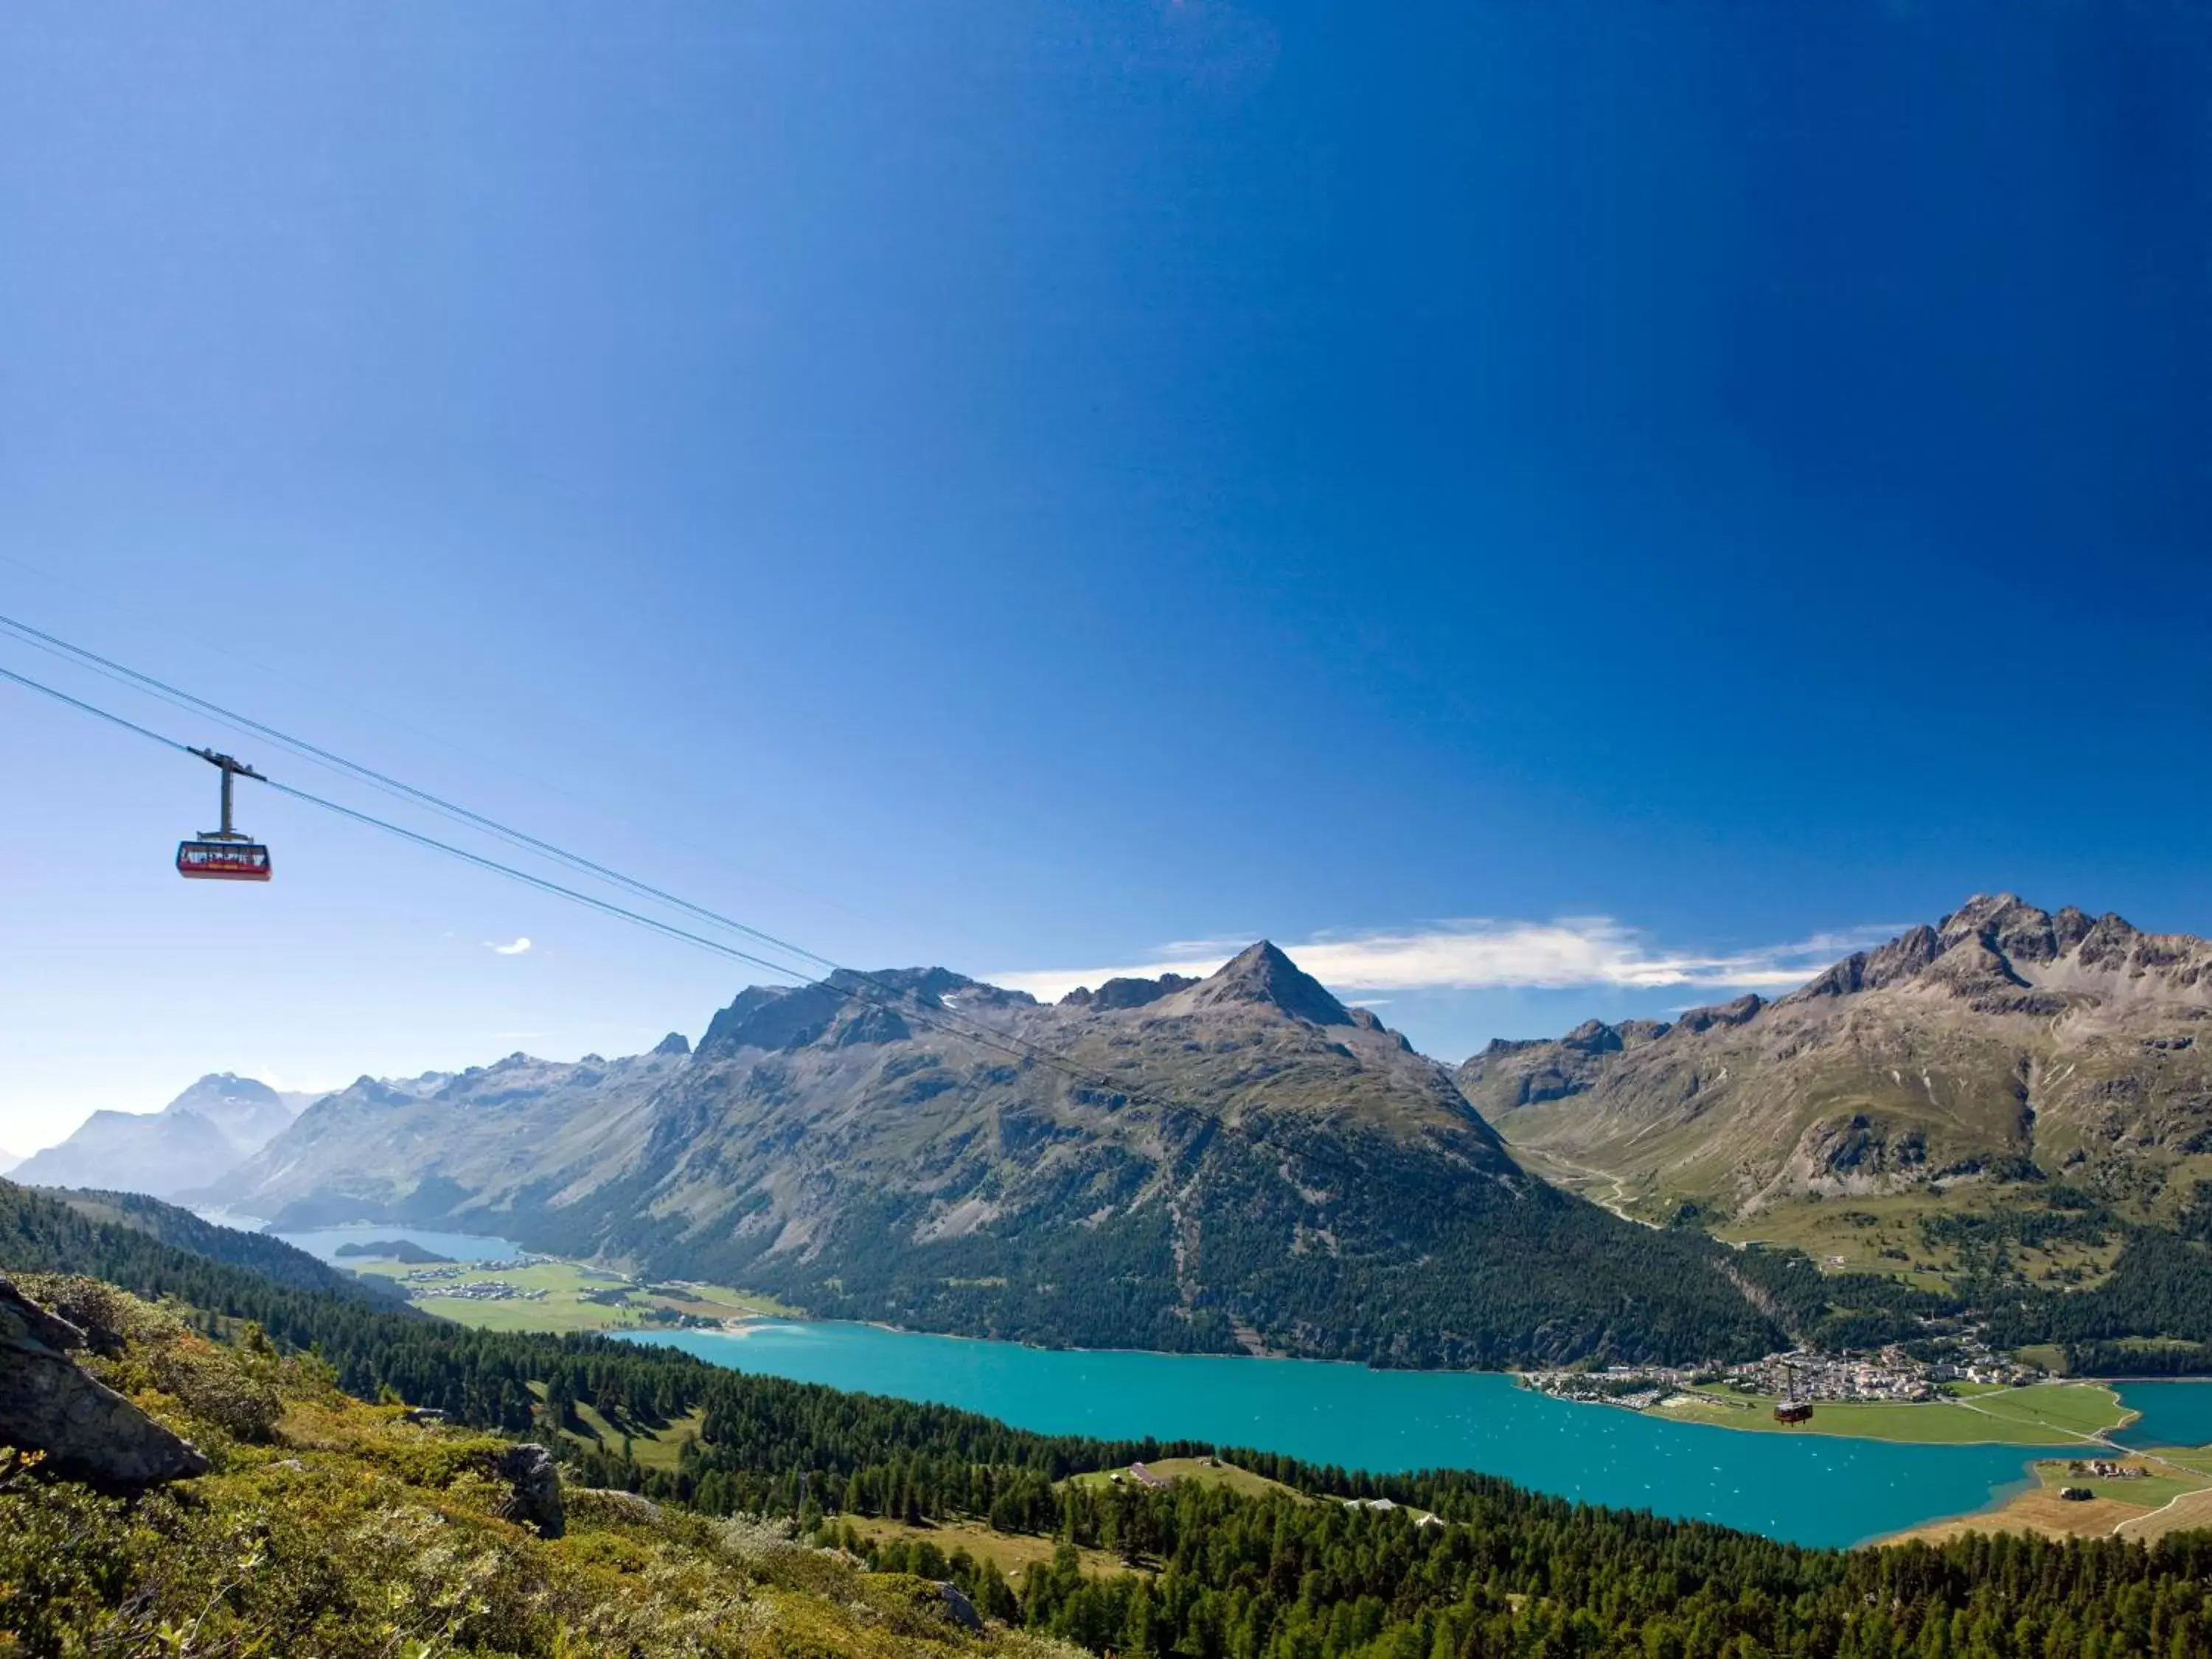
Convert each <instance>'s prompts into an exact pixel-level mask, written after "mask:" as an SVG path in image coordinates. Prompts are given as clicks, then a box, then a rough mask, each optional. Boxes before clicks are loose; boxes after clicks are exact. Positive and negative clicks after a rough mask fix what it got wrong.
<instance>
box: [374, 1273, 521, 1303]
mask: <svg viewBox="0 0 2212 1659" xmlns="http://www.w3.org/2000/svg"><path fill="white" fill-rule="evenodd" d="M408 1277H409V1278H410V1279H413V1278H414V1275H413V1274H412V1273H410V1274H409V1275H408ZM407 1294H408V1297H410V1299H411V1300H416V1301H420V1300H421V1299H422V1298H423V1297H432V1296H435V1297H460V1298H461V1299H462V1300H463V1301H466V1302H543V1301H544V1300H545V1292H544V1291H526V1290H524V1289H523V1288H522V1287H521V1286H520V1285H510V1284H508V1283H507V1281H506V1280H505V1279H470V1280H467V1281H465V1282H462V1283H453V1284H447V1283H440V1284H436V1285H411V1286H410V1288H409V1290H408V1292H407Z"/></svg>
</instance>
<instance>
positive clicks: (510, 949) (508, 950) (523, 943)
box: [484, 938, 530, 957]
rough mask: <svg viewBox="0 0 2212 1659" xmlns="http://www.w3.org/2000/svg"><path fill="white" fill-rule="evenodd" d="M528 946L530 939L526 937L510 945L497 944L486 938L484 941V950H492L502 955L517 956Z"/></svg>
mask: <svg viewBox="0 0 2212 1659" xmlns="http://www.w3.org/2000/svg"><path fill="white" fill-rule="evenodd" d="M529 948H530V941H529V939H526V938H525V939H517V940H515V941H514V943H513V944H512V945H499V944H495V943H494V942H493V941H492V940H490V939H486V940H485V941H484V949H485V950H487V951H491V952H493V953H494V954H495V955H497V956H502V957H519V956H520V955H521V954H522V953H523V952H524V951H527V950H528V949H529Z"/></svg>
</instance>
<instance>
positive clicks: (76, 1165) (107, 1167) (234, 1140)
mask: <svg viewBox="0 0 2212 1659" xmlns="http://www.w3.org/2000/svg"><path fill="white" fill-rule="evenodd" d="M309 1098H313V1097H309ZM294 1110H295V1108H293V1107H292V1106H290V1105H289V1104H287V1103H286V1099H285V1097H283V1096H282V1095H279V1094H278V1093H277V1092H276V1091H275V1090H274V1089H271V1088H270V1086H269V1085H267V1084H265V1083H259V1082H257V1081H255V1080H254V1079H252V1078H242V1077H238V1076H236V1075H234V1074H233V1073H228V1072H218V1073H214V1074H212V1075H210V1076H208V1077H204V1078H202V1079H200V1080H199V1081H198V1082H197V1083H195V1084H193V1085H192V1086H191V1088H189V1089H187V1090H185V1091H184V1093H182V1094H180V1095H179V1096H178V1097H176V1098H175V1099H174V1100H173V1101H171V1102H170V1103H168V1104H167V1106H165V1107H163V1108H162V1109H161V1110H160V1111H158V1112H94V1114H93V1115H91V1116H90V1117H88V1118H87V1119H86V1120H85V1121H84V1122H83V1124H82V1126H81V1127H79V1128H78V1129H77V1131H76V1133H74V1134H72V1135H71V1136H70V1138H69V1139H67V1140H64V1141H63V1142H62V1143H61V1144H60V1145H59V1146H50V1147H48V1148H47V1149H46V1151H45V1152H40V1153H37V1154H36V1155H34V1156H33V1157H31V1158H26V1159H24V1160H23V1162H22V1163H21V1164H18V1165H16V1167H15V1170H13V1171H12V1172H11V1174H12V1177H13V1178H14V1179H15V1181H17V1182H20V1183H21V1184H22V1185H25V1186H39V1187H95V1188H110V1189H113V1190H117V1191H124V1192H137V1193H150V1194H153V1195H154V1196H155V1197H157V1198H169V1197H173V1196H175V1195H176V1194H179V1193H182V1192H185V1191H189V1190H190V1189H191V1188H195V1187H199V1186H204V1185H205V1184H206V1183H207V1182H210V1181H213V1180H214V1179H215V1178H216V1176H219V1175H221V1174H222V1172H223V1171H224V1170H228V1169H229V1168H230V1167H231V1166H232V1165H234V1164H237V1163H238V1162H239V1160H240V1159H241V1158H246V1157H249V1156H251V1155H252V1153H254V1152H258V1151H259V1150H260V1149H261V1148H262V1147H263V1146H266V1145H267V1144H268V1142H269V1141H270V1139H271V1138H272V1137H273V1136H275V1135H276V1133H278V1131H280V1130H282V1129H283V1128H285V1127H288V1126H289V1124H290V1123H291V1121H292V1118H293V1114H294Z"/></svg>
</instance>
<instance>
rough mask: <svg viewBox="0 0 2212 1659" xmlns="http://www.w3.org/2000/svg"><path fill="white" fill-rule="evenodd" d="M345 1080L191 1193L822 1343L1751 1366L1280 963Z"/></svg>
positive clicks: (1443, 1096)
mask: <svg viewBox="0 0 2212 1659" xmlns="http://www.w3.org/2000/svg"><path fill="white" fill-rule="evenodd" d="M684 1048H685V1045H684V1043H683V1041H682V1039H681V1038H671V1040H670V1042H666V1043H664V1044H663V1045H661V1047H660V1048H659V1049H657V1050H655V1051H654V1052H653V1054H645V1055H640V1056H636V1057H635V1058H633V1059H629V1060H613V1061H600V1060H586V1061H585V1062H582V1063H580V1064H579V1065H576V1066H561V1065H555V1064H551V1063H549V1062H545V1061H542V1060H531V1059H528V1058H527V1057H526V1056H522V1055H514V1056H511V1057H510V1058H509V1059H507V1060H503V1061H501V1063H500V1064H499V1065H497V1066H491V1067H488V1068H483V1069H472V1070H471V1071H469V1072H465V1073H461V1074H460V1075H459V1077H457V1078H455V1079H453V1080H452V1081H451V1082H449V1083H447V1085H444V1086H443V1087H442V1088H441V1089H439V1090H438V1091H436V1092H435V1093H434V1094H432V1095H430V1096H429V1097H427V1098H425V1097H419V1096H404V1095H402V1094H400V1093H398V1091H393V1090H392V1089H390V1088H389V1087H387V1086H384V1085H372V1084H368V1083H366V1082H364V1083H362V1084H356V1085H355V1086H354V1087H353V1088H352V1089H349V1090H347V1091H342V1092H341V1093H339V1094H337V1095H334V1096H331V1097H329V1098H327V1099H325V1100H323V1101H321V1102H319V1103H317V1104H316V1105H314V1106H313V1107H311V1108H310V1109H308V1110H307V1112H306V1113H304V1114H303V1115H301V1118H300V1120H299V1121H298V1122H297V1123H295V1125H294V1126H293V1127H291V1128H290V1129H289V1130H287V1131H286V1132H285V1133H283V1134H282V1135H280V1136H279V1137H278V1138H277V1139H276V1140H274V1141H272V1142H271V1143H270V1145H269V1146H267V1147H265V1148H264V1150H263V1151H262V1152H260V1153H259V1154H258V1155H257V1156H256V1157H255V1158H253V1159H252V1161H251V1162H250V1163H248V1164H246V1165H245V1166H243V1167H241V1168H240V1169H239V1170H236V1171H234V1172H233V1173H232V1174H231V1175H230V1176H228V1177H226V1178H225V1179H224V1180H223V1181H222V1182H218V1183H217V1184H216V1186H214V1187H213V1188H211V1189H210V1191H209V1193H208V1194H206V1196H207V1197H208V1199H209V1200H211V1201H215V1202H220V1203H224V1204H228V1205H232V1206H236V1207H238V1208H240V1209H243V1210H247V1211H250V1212H253V1213H256V1214H260V1215H266V1216H271V1217H276V1218H282V1219H284V1220H289V1221H295V1222H297V1221H309V1220H322V1221H329V1220H351V1219H356V1218H360V1219H392V1220H410V1221H416V1222H427V1221H435V1220H443V1221H447V1222H450V1223H451V1224H452V1225H455V1226H459V1227H472V1228H476V1229H477V1230H480V1231H499V1232H502V1233H504V1234H506V1235H507V1236H509V1237H516V1238H519V1239H521V1240H522V1241H524V1242H525V1243H532V1244H536V1245H539V1246H541V1247H544V1248H549V1249H565V1250H568V1251H571V1252H574V1253H577V1254H590V1253H593V1252H603V1253H605V1254H606V1255H609V1256H611V1257H614V1258H617V1259H620V1260H623V1261H630V1262H633V1263H635V1264H637V1265H640V1266H642V1267H647V1268H648V1269H650V1270H652V1271H656V1272H665V1273H687V1274H691V1275H695V1276H698V1277H702V1278H722V1279H738V1280H739V1281H741V1282H744V1283H746V1284H750V1285H757V1286H760V1287H762V1288H764V1289H769V1290H775V1291H781V1292H782V1293H784V1294H786V1295H787V1296H789V1297H793V1299H795V1300H797V1301H799V1302H800V1303H801V1304H804V1305H805V1306H807V1307H810V1308H811V1309H814V1310H817V1311H819V1312H823V1313H829V1314H836V1315H839V1316H848V1317H860V1318H872V1319H884V1320H890V1321H895V1322H899V1323H902V1324H907V1325H913V1326H921V1327H927V1328H937V1329H951V1330H961V1331H969V1332H975V1333H978V1334H1001V1335H1010V1336H1019V1337H1024V1338H1029V1339H1032V1340H1045V1341H1057V1342H1068V1343H1079V1344H1083V1345H1086V1346H1109V1345H1115V1346H1151V1347H1164V1348H1202V1349H1224V1348H1229V1347H1232V1346H1237V1344H1238V1343H1239V1342H1240V1341H1243V1342H1245V1343H1247V1344H1249V1345H1254V1346H1257V1345H1260V1344H1265V1345H1266V1346H1271V1347H1273V1348H1277V1349H1280V1350H1285V1351H1289V1352H1306V1353H1330V1354H1346V1355H1353V1356H1357V1357H1359V1358H1378V1359H1383V1360H1386V1361H1411V1360H1422V1361H1437V1360H1445V1361H1454V1362H1458V1363H1492V1364H1495V1363H1500V1362H1502V1361H1504V1360H1508V1359H1513V1358H1567V1357H1571V1356H1573V1355H1577V1354H1583V1353H1597V1352H1601V1353H1619V1354H1631V1353H1635V1354H1661V1353H1665V1354H1671V1355H1674V1356H1676V1357H1689V1356H1692V1355H1697V1354H1705V1353H1713V1352H1745V1351H1750V1350H1756V1349H1759V1348H1761V1347H1763V1346H1765V1345H1767V1344H1769V1343H1771V1342H1772V1341H1774V1340H1777V1336H1778V1333H1777V1332H1776V1331H1775V1330H1774V1328H1772V1326H1771V1325H1770V1324H1769V1323H1768V1322H1767V1321H1766V1319H1765V1316H1763V1315H1762V1314H1761V1313H1759V1311H1758V1310H1755V1309H1754V1308H1753V1307H1752V1306H1751V1304H1749V1303H1748V1302H1747V1301H1746V1300H1745V1298H1744V1297H1743V1295H1742V1294H1741V1292H1740V1291H1738V1290H1737V1289H1736V1288H1735V1285H1732V1284H1731V1283H1730V1282H1729V1279H1727V1278H1726V1277H1724V1276H1723V1273H1721V1271H1720V1270H1719V1267H1718V1265H1717V1254H1718V1253H1717V1249H1716V1247H1714V1246H1712V1245H1711V1243H1709V1242H1708V1241H1706V1240H1705V1239H1704V1238H1703V1237H1700V1236H1697V1235H1694V1234H1688V1235H1685V1234H1659V1233H1653V1232H1650V1231H1648V1230H1644V1229H1641V1228H1636V1227H1633V1226H1631V1225H1628V1224H1626V1223H1623V1222H1620V1221H1619V1220H1617V1219H1615V1218H1613V1217H1612V1216H1609V1215H1607V1214H1606V1213H1605V1212H1602V1211H1600V1210H1598V1209H1596V1208H1595V1206H1590V1205H1588V1204H1584V1203H1583V1202H1581V1201H1580V1200H1575V1199H1572V1198H1570V1197H1568V1196H1566V1195H1565V1194H1561V1193H1559V1192H1558V1191H1557V1190H1555V1189H1554V1188H1551V1187H1550V1186H1548V1185H1547V1184H1546V1183H1545V1182H1541V1181H1540V1180H1536V1179H1534V1178H1532V1177H1530V1176H1528V1175H1527V1174H1526V1173H1524V1172H1523V1171H1522V1170H1521V1169H1520V1168H1519V1167H1518V1166H1517V1165H1516V1163H1515V1161H1514V1160H1513V1158H1511V1157H1510V1155H1509V1154H1508V1153H1507V1152H1506V1151H1505V1150H1504V1147H1503V1146H1501V1145H1500V1143H1499V1141H1498V1137H1497V1136H1496V1134H1495V1133H1492V1130H1491V1129H1490V1128H1489V1127H1488V1126H1487V1125H1486V1124H1485V1123H1484V1122H1483V1121H1482V1120H1481V1119H1480V1117H1479V1116H1478V1115H1476V1114H1475V1113H1474V1111H1473V1110H1472V1109H1470V1108H1469V1106H1468V1103H1467V1102H1466V1100H1465V1099H1464V1098H1463V1097H1462V1095H1461V1094H1460V1091H1459V1090H1458V1088H1457V1087H1456V1085H1455V1083H1454V1081H1453V1079H1452V1076H1451V1074H1450V1073H1449V1071H1447V1070H1446V1069H1445V1068H1444V1067H1443V1066H1439V1065H1437V1063H1436V1062H1434V1061H1432V1060H1427V1059H1425V1058H1424V1057H1423V1056H1421V1055H1419V1054H1416V1053H1414V1052H1413V1050H1412V1048H1409V1047H1408V1046H1407V1044H1406V1042H1404V1041H1403V1039H1401V1037H1399V1036H1396V1035H1395V1034H1394V1033H1392V1032H1390V1031H1389V1030H1386V1029H1385V1028H1384V1027H1383V1025H1382V1024H1381V1022H1379V1021H1378V1020H1376V1018H1375V1017H1374V1016H1373V1015H1372V1014H1370V1013H1369V1012H1365V1011H1364V1010H1349V1009H1346V1007H1345V1006H1343V1005H1342V1004H1341V1003H1340V1002H1339V1001H1338V1000H1336V999H1335V998H1334V997H1333V996H1331V995H1330V994H1329V993H1328V991H1327V990H1325V989H1324V988H1323V987H1322V986H1320V985H1319V984H1318V983H1316V981H1313V980H1312V979H1310V977H1308V976H1307V975H1305V974H1304V973H1302V972H1301V971H1299V969H1297V966H1296V965H1295V964H1294V963H1291V961H1290V959H1289V958H1288V957H1285V955H1284V954H1283V953H1282V952H1281V951H1279V950H1277V949H1276V948H1275V947H1274V946H1273V945H1267V944H1264V943H1263V944H1261V945H1255V946H1253V947H1252V948H1251V949H1249V950H1248V951H1245V952H1243V954H1242V955H1240V956H1239V957H1237V959H1236V960H1235V961H1234V962H1231V963H1229V964H1228V965H1227V966H1226V967H1225V968H1224V969H1221V971H1220V972H1218V973H1217V974H1215V975H1212V977H1211V978H1208V979H1206V980H1204V981H1188V980H1183V979H1179V978H1175V977H1173V976H1170V978H1168V979H1165V980H1161V981H1118V982H1115V983H1113V984H1109V985H1108V986H1106V987H1102V988H1101V989H1100V990H1099V991H1097V992H1096V993H1092V992H1080V993H1078V994H1074V995H1072V996H1070V997H1068V998H1066V999H1065V1000H1063V1001H1062V1002H1060V1004H1058V1005H1057V1006H1042V1005H1040V1004H1038V1003H1037V1002H1036V1001H1035V1000H1033V999H1031V998H1030V997H1029V996H1027V995H1024V994H1020V993H1016V992H1007V991H1004V990H1000V989H999V988H997V987H992V986H988V985H984V984H981V983H978V982H976V981H972V980H969V979H964V978H963V977H961V976H960V975H957V974H953V973H950V972H948V971H946V970H945V969H902V970H897V971H892V972H886V973H882V974H877V975H849V974H842V973H841V974H839V975H833V976H832V977H831V979H830V980H829V981H826V982H824V983H821V984H817V985H811V986H805V987H797V988H791V987H754V988H752V989H749V990H747V991H745V992H744V993H743V994H740V995H739V996H738V998H737V1000H735V1001H734V1002H732V1004H731V1005H730V1006H729V1007H728V1008H726V1009H725V1010H723V1011H722V1012H721V1013H720V1014H719V1015H717V1016H716V1018H715V1019H714V1023H713V1024H712V1025H711V1026H710V1027H709V1029H708V1032H707V1034H706V1036H704V1037H703V1038H702V1040H701V1042H700V1044H699V1048H698V1051H697V1053H696V1054H687V1053H686V1052H685V1051H684Z"/></svg>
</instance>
